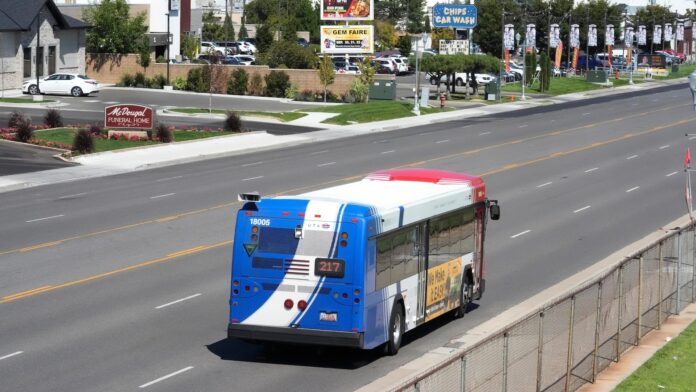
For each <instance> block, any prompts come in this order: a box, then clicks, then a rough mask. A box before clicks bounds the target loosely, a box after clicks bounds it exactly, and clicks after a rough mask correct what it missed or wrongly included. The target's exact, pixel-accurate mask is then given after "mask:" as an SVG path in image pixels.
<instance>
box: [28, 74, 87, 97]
mask: <svg viewBox="0 0 696 392" xmlns="http://www.w3.org/2000/svg"><path fill="white" fill-rule="evenodd" d="M22 92H24V93H26V94H31V95H35V94H69V95H72V96H73V97H79V96H82V95H89V94H91V93H97V92H99V83H98V82H97V81H96V80H94V79H90V78H88V77H87V76H85V75H80V74H74V73H57V74H53V75H51V76H49V77H47V78H44V79H41V80H39V84H38V85H37V84H36V79H29V80H27V81H26V82H24V85H23V86H22Z"/></svg>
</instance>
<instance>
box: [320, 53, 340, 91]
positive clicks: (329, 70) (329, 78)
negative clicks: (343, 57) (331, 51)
mask: <svg viewBox="0 0 696 392" xmlns="http://www.w3.org/2000/svg"><path fill="white" fill-rule="evenodd" d="M335 79H336V72H335V70H334V65H333V62H332V61H331V58H330V57H329V56H324V57H322V59H321V61H320V62H319V81H320V82H321V85H322V86H324V102H326V90H327V88H328V86H329V85H330V84H333V82H334V80H335Z"/></svg>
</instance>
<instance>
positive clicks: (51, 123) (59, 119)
mask: <svg viewBox="0 0 696 392" xmlns="http://www.w3.org/2000/svg"><path fill="white" fill-rule="evenodd" d="M44 123H45V124H46V126H47V127H49V128H60V127H62V126H63V116H61V115H60V112H59V111H58V110H56V109H48V110H47V111H46V114H45V115H44Z"/></svg>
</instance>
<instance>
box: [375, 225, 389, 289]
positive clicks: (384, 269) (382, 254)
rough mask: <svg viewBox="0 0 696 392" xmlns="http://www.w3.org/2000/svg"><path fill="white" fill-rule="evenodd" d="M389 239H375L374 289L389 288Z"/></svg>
mask: <svg viewBox="0 0 696 392" xmlns="http://www.w3.org/2000/svg"><path fill="white" fill-rule="evenodd" d="M391 245H392V244H391V237H382V238H377V270H376V271H375V274H376V277H375V289H377V290H379V289H381V288H384V287H387V286H389V284H390V282H391V253H392V248H391Z"/></svg>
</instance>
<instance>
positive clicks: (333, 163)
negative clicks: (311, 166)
mask: <svg viewBox="0 0 696 392" xmlns="http://www.w3.org/2000/svg"><path fill="white" fill-rule="evenodd" d="M335 164H336V162H326V163H320V164H318V165H317V167H324V166H331V165H335Z"/></svg>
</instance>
